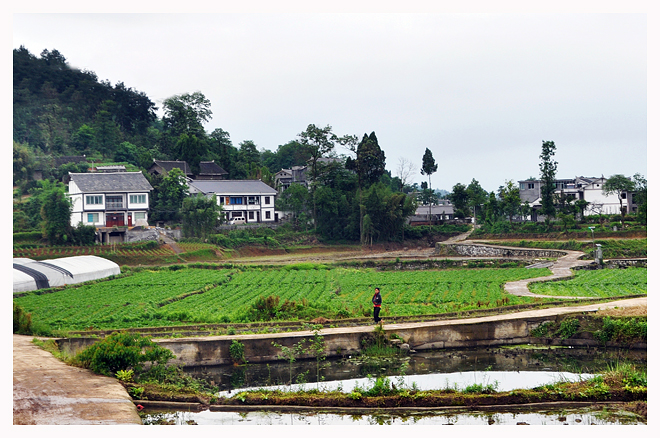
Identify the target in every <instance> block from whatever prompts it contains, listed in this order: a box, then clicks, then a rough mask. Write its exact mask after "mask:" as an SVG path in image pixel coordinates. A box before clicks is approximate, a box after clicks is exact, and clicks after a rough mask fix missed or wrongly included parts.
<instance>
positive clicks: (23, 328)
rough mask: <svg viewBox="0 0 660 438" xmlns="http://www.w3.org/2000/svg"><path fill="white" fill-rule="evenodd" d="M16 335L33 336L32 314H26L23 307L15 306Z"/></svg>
mask: <svg viewBox="0 0 660 438" xmlns="http://www.w3.org/2000/svg"><path fill="white" fill-rule="evenodd" d="M14 333H19V334H21V335H31V334H32V314H31V313H26V312H25V311H24V310H23V308H22V307H20V306H17V305H16V304H14Z"/></svg>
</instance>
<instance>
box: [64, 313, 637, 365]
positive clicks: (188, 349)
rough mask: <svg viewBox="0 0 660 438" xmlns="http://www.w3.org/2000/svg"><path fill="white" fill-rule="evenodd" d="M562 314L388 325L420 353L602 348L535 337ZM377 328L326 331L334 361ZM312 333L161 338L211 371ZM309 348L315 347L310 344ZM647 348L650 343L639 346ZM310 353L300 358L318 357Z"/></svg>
mask: <svg viewBox="0 0 660 438" xmlns="http://www.w3.org/2000/svg"><path fill="white" fill-rule="evenodd" d="M557 318H558V315H548V316H538V317H529V316H521V317H516V316H509V317H507V318H503V317H501V316H492V317H482V318H473V319H465V320H461V321H455V320H454V321H435V322H422V323H406V324H390V325H386V326H384V327H383V328H384V330H385V335H386V337H387V338H389V337H390V334H397V335H398V336H400V337H402V338H403V339H404V342H406V343H408V344H409V346H410V348H411V349H413V350H416V351H423V350H437V349H444V348H475V347H491V346H498V345H516V344H529V343H532V344H533V343H539V344H552V345H573V346H594V347H595V346H600V344H599V343H598V342H597V341H595V340H593V339H590V338H574V339H553V340H543V339H538V338H534V337H532V336H531V335H530V332H531V331H532V330H533V329H534V328H536V327H538V326H539V325H541V324H542V323H544V322H546V321H553V322H554V321H556V320H557ZM373 333H374V328H373V326H360V327H344V328H335V329H326V330H325V331H321V334H322V335H323V337H324V341H325V355H326V357H328V358H331V357H338V356H346V355H350V354H354V353H357V352H358V351H359V350H360V349H361V348H362V346H363V342H364V341H366V340H367V339H368V338H371V337H373ZM312 337H313V334H312V333H311V332H292V333H273V334H259V335H233V336H208V337H195V338H177V339H155V341H156V342H158V343H159V344H160V345H161V346H163V347H165V348H168V349H170V350H171V351H172V352H173V353H174V354H175V356H176V359H175V360H173V361H171V362H170V363H171V364H176V365H181V366H211V365H228V364H231V363H233V360H232V358H231V355H230V354H229V346H230V345H231V343H232V341H233V340H234V339H236V340H239V341H240V342H242V343H243V345H244V350H245V356H246V358H247V360H248V362H250V363H264V362H274V361H277V360H278V355H279V354H281V349H280V348H277V347H275V346H273V345H272V344H273V342H275V343H278V344H280V345H283V346H286V347H292V346H293V345H294V344H296V343H298V342H300V341H302V340H305V339H308V340H311V339H312ZM97 340H98V339H95V338H71V339H61V340H59V341H58V343H59V345H60V348H61V349H62V350H65V351H67V352H69V353H75V352H76V351H79V350H80V349H82V348H84V347H86V346H87V345H91V344H92V343H94V342H96V341H97ZM307 345H309V344H307ZM633 348H646V344H643V345H638V346H633ZM312 357H313V356H312V355H310V354H308V355H306V356H299V357H298V358H299V359H303V358H312Z"/></svg>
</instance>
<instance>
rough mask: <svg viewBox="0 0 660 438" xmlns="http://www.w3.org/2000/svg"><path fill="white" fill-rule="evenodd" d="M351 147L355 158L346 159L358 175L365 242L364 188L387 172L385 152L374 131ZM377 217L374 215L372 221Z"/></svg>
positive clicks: (361, 232) (361, 219)
mask: <svg viewBox="0 0 660 438" xmlns="http://www.w3.org/2000/svg"><path fill="white" fill-rule="evenodd" d="M350 149H351V150H352V151H353V152H354V153H355V159H354V160H353V159H352V158H350V157H349V158H348V159H347V160H346V168H347V169H348V170H352V171H354V172H355V173H356V174H357V177H358V199H359V200H360V235H361V238H360V241H361V242H362V243H365V234H364V230H365V229H367V228H365V227H364V224H363V223H362V221H363V216H364V204H363V201H362V189H363V188H365V187H370V186H371V185H373V184H374V183H376V182H377V181H378V180H379V179H380V177H381V176H382V175H383V173H384V172H385V152H383V151H382V150H381V149H380V146H379V145H378V139H377V138H376V133H375V132H372V133H371V134H369V135H367V134H366V133H365V134H364V136H363V137H362V141H360V143H359V144H358V145H357V147H355V146H354V145H350ZM374 219H375V218H373V215H372V219H371V221H372V223H373V221H374Z"/></svg>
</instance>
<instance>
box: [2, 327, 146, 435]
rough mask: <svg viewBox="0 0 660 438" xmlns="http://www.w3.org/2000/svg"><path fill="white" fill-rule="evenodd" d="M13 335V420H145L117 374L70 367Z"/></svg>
mask: <svg viewBox="0 0 660 438" xmlns="http://www.w3.org/2000/svg"><path fill="white" fill-rule="evenodd" d="M32 339H33V337H32V336H21V335H14V339H13V343H14V424H36V425H51V424H64V425H73V424H76V425H87V424H103V425H114V424H142V421H141V420H140V416H139V415H138V413H137V409H136V407H135V405H134V404H133V402H132V400H131V397H130V396H129V395H128V394H127V393H126V389H125V388H124V387H123V386H122V385H121V384H119V383H118V382H117V381H116V380H115V379H113V378H110V377H105V376H99V375H96V374H94V373H92V372H91V371H89V370H86V369H82V368H76V367H71V366H68V365H66V364H64V363H63V362H61V361H59V360H58V359H56V358H55V357H54V356H53V355H51V354H50V353H48V352H46V351H44V350H42V349H41V348H39V347H37V346H36V345H34V344H33V343H32Z"/></svg>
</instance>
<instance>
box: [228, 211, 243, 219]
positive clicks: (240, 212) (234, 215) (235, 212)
mask: <svg viewBox="0 0 660 438" xmlns="http://www.w3.org/2000/svg"><path fill="white" fill-rule="evenodd" d="M231 217H232V219H233V218H235V217H243V212H242V211H232V212H231Z"/></svg>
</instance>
